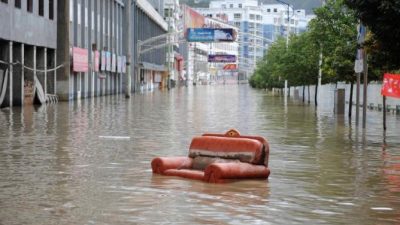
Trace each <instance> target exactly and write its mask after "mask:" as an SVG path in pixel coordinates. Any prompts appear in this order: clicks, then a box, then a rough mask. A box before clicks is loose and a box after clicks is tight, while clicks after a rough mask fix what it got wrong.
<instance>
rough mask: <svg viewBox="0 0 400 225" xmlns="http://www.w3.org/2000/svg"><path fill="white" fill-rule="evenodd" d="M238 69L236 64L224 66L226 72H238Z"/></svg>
mask: <svg viewBox="0 0 400 225" xmlns="http://www.w3.org/2000/svg"><path fill="white" fill-rule="evenodd" d="M236 69H237V65H236V64H226V65H225V66H224V70H236Z"/></svg>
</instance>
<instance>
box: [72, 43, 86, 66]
mask: <svg viewBox="0 0 400 225" xmlns="http://www.w3.org/2000/svg"><path fill="white" fill-rule="evenodd" d="M72 66H73V67H72V70H73V71H74V72H88V71H89V54H88V50H87V49H84V48H77V47H73V48H72Z"/></svg>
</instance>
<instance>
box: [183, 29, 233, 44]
mask: <svg viewBox="0 0 400 225" xmlns="http://www.w3.org/2000/svg"><path fill="white" fill-rule="evenodd" d="M186 37H187V41H189V42H232V41H235V40H236V33H235V31H234V30H233V29H231V28H188V29H187V34H186Z"/></svg>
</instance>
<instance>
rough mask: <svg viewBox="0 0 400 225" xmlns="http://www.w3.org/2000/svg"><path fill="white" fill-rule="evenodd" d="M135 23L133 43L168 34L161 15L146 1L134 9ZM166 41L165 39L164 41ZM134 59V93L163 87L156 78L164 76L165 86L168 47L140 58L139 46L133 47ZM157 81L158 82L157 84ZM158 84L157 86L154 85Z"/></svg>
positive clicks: (133, 24) (140, 2)
mask: <svg viewBox="0 0 400 225" xmlns="http://www.w3.org/2000/svg"><path fill="white" fill-rule="evenodd" d="M132 10H133V11H134V12H133V21H135V22H134V23H132V31H133V32H132V35H133V42H132V43H138V41H145V40H148V39H149V38H152V37H156V36H160V35H163V34H166V33H167V30H168V27H167V24H166V23H165V21H164V20H163V18H162V17H161V15H159V14H158V13H156V10H155V9H154V8H153V6H152V5H150V4H149V3H147V2H146V1H143V0H142V1H138V2H136V5H135V7H132ZM163 40H165V39H163ZM149 44H150V45H156V44H160V43H149ZM132 48H133V50H132V52H133V57H134V59H135V60H138V61H137V62H135V69H134V77H133V79H132V82H133V86H132V87H133V91H134V92H138V91H144V90H152V89H153V88H154V87H158V86H159V85H161V84H160V83H161V82H158V81H159V79H158V78H157V79H156V77H159V76H162V75H163V76H164V79H163V80H164V81H163V84H165V72H166V67H165V60H166V48H167V47H166V46H163V47H160V48H157V49H154V50H153V51H149V52H147V53H144V54H141V55H140V57H138V54H137V45H136V44H134V45H133V46H132ZM156 81H157V82H156ZM154 83H157V84H154Z"/></svg>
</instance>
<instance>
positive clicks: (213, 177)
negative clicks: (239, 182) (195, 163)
mask: <svg viewBox="0 0 400 225" xmlns="http://www.w3.org/2000/svg"><path fill="white" fill-rule="evenodd" d="M269 174H270V170H269V169H268V167H266V166H264V165H254V164H250V163H242V162H237V163H212V164H210V165H209V166H207V168H206V169H205V171H204V181H207V182H210V183H221V182H224V180H227V179H240V178H259V179H267V178H268V176H269Z"/></svg>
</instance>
